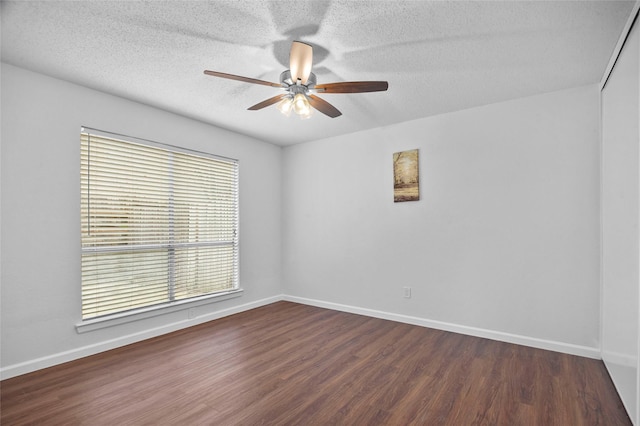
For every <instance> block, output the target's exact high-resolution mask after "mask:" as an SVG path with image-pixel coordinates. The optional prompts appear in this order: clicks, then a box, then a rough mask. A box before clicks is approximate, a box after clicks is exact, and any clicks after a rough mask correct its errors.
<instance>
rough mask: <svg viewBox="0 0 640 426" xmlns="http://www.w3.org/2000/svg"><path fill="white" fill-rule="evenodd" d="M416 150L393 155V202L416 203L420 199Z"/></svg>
mask: <svg viewBox="0 0 640 426" xmlns="http://www.w3.org/2000/svg"><path fill="white" fill-rule="evenodd" d="M418 157H419V154H418V150H417V149H412V150H409V151H401V152H395V153H394V154H393V202H394V203H400V202H403V201H418V200H419V199H420V170H419V167H418V163H419V161H418Z"/></svg>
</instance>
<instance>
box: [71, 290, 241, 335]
mask: <svg viewBox="0 0 640 426" xmlns="http://www.w3.org/2000/svg"><path fill="white" fill-rule="evenodd" d="M243 293H244V290H242V289H241V288H238V289H234V290H229V291H225V292H221V293H215V294H207V295H205V296H200V297H196V298H193V299H183V300H176V301H174V302H171V303H168V304H163V305H156V306H149V307H146V308H141V309H136V310H135V311H132V312H122V313H118V314H113V315H108V316H105V317H100V318H95V319H89V320H85V321H82V322H80V323H78V324H76V331H77V332H78V333H86V332H88V331H94V330H100V329H102V328H108V327H114V326H116V325H120V324H126V323H128V322H134V321H140V320H142V319H146V318H152V317H157V316H159V315H165V314H168V313H171V312H175V311H183V310H185V309H189V308H195V307H196V306H202V305H208V304H210V303H218V302H222V301H224V300H229V299H233V298H236V297H240V296H242V294H243Z"/></svg>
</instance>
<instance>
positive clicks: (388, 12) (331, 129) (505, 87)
mask: <svg viewBox="0 0 640 426" xmlns="http://www.w3.org/2000/svg"><path fill="white" fill-rule="evenodd" d="M634 3H635V2H634V1H628V2H618V1H584V2H583V1H544V2H542V1H532V2H523V1H506V2H496V1H489V2H480V1H472V2H460V1H452V2H445V1H401V0H396V1H391V0H390V1H353V0H352V1H345V0H332V1H331V0H327V1H321V0H318V1H308V2H305V1H300V0H297V1H296V0H294V1H257V0H256V1H254V0H252V1H238V0H234V1H206V2H204V1H122V2H120V1H85V2H72V1H44V2H40V1H18V2H12V1H2V4H1V10H0V12H1V14H2V61H3V62H6V63H10V64H13V65H16V66H19V67H23V68H27V69H30V70H34V71H37V72H41V73H43V74H47V75H51V76H53V77H57V78H61V79H64V80H68V81H71V82H74V83H78V84H81V85H84V86H87V87H91V88H94V89H97V90H100V91H104V92H108V93H112V94H115V95H118V96H122V97H124V98H128V99H132V100H135V101H138V102H142V103H145V104H148V105H152V106H155V107H158V108H162V109H165V110H169V111H172V112H175V113H178V114H182V115H185V116H188V117H192V118H195V119H198V120H201V121H204V122H208V123H211V124H213V125H216V126H219V127H223V128H227V129H230V130H233V131H236V132H239V133H243V134H247V135H250V136H254V137H256V138H259V139H261V140H266V141H269V142H272V143H275V144H279V145H290V144H294V143H299V142H304V141H310V140H316V139H321V138H326V137H330V136H335V135H340V134H345V133H351V132H355V131H360V130H365V129H369V128H373V127H379V126H384V125H388V124H392V123H398V122H402V121H406V120H411V119H416V118H421V117H426V116H431V115H435V114H441V113H445V112H450V111H455V110H460V109H465V108H470V107H474V106H479V105H484V104H488V103H493V102H498V101H503V100H508V99H513V98H518V97H522V96H528V95H533V94H538V93H544V92H549V91H554V90H560V89H564V88H570V87H576V86H581V85H585V84H592V83H597V82H599V81H600V79H601V78H602V75H603V73H604V71H605V68H606V66H607V63H608V61H609V59H610V57H611V54H612V52H613V50H614V47H615V45H616V42H617V41H618V38H619V36H620V34H621V32H622V29H623V28H624V25H625V23H626V21H627V19H628V18H629V15H630V13H631V11H632V8H633V5H634ZM292 40H302V41H305V42H307V43H309V44H312V45H313V46H314V67H313V71H314V73H315V74H316V75H317V77H318V83H329V82H337V81H359V80H386V81H388V82H389V90H388V91H387V92H378V93H363V94H325V95H322V97H323V98H324V99H325V100H327V101H329V102H331V103H332V104H333V105H334V106H335V107H337V108H338V109H339V110H341V111H342V113H343V115H342V116H341V117H338V118H333V119H332V118H329V117H326V116H324V115H322V114H320V113H319V112H317V111H316V112H315V114H314V115H313V116H312V117H311V118H310V119H309V120H299V119H298V118H297V117H295V116H291V117H289V118H287V117H285V116H283V115H282V114H280V113H279V111H278V110H277V109H276V108H275V107H274V106H272V107H268V108H266V109H263V110H260V111H247V110H246V109H247V108H248V107H249V106H251V105H254V104H256V103H257V102H259V101H262V100H264V99H267V98H269V97H272V96H274V95H276V94H278V93H280V92H279V91H278V89H275V88H271V87H267V86H260V85H253V84H247V83H241V82H237V81H232V80H225V79H220V78H215V77H210V76H206V75H204V74H203V70H205V69H210V70H215V71H222V72H226V73H232V74H239V75H243V76H247V77H252V78H259V79H263V80H268V81H273V82H278V78H279V75H280V72H282V71H283V70H285V69H287V68H288V55H289V48H290V45H291V41H292ZM110 130H113V131H117V129H110Z"/></svg>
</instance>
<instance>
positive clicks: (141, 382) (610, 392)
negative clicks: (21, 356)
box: [0, 302, 631, 426]
mask: <svg viewBox="0 0 640 426" xmlns="http://www.w3.org/2000/svg"><path fill="white" fill-rule="evenodd" d="M0 385H1V403H2V406H1V410H2V416H1V423H2V425H7V426H8V425H22V424H46V425H59V424H85V425H139V424H140V425H143V424H149V425H174V424H175V425H177V424H180V425H195V424H215V425H258V424H274V425H276V424H277V425H333V424H340V425H409V424H416V425H476V424H477V425H510V426H511V425H545V426H546V425H561V426H568V425H630V424H631V423H630V421H629V418H628V417H627V415H626V414H625V411H624V409H623V407H622V404H621V402H620V399H619V398H618V395H617V394H616V392H615V390H614V387H613V384H612V383H611V380H610V378H609V376H608V375H607V372H606V370H605V368H604V365H603V364H602V362H601V361H597V360H593V359H588V358H581V357H577V356H571V355H565V354H560V353H556V352H549V351H544V350H538V349H532V348H527V347H523V346H518V345H512V344H507V343H500V342H495V341H491V340H486V339H480V338H475V337H469V336H463V335H459V334H455V333H448V332H443V331H438V330H432V329H428V328H423V327H417V326H411V325H406V324H401V323H396V322H391V321H384V320H379V319H374V318H369V317H364V316H359V315H353V314H347V313H342V312H336V311H331V310H326V309H320V308H315V307H311V306H305V305H299V304H295V303H289V302H278V303H275V304H272V305H269V306H265V307H262V308H258V309H254V310H252V311H248V312H244V313H241V314H237V315H233V316H230V317H227V318H223V319H220V320H217V321H212V322H209V323H206V324H202V325H199V326H196V327H192V328H190V329H187V330H182V331H179V332H176V333H172V334H169V335H165V336H161V337H158V338H155V339H151V340H147V341H144V342H140V343H136V344H134V345H129V346H127V347H123V348H119V349H116V350H112V351H109V352H105V353H102V354H98V355H95V356H91V357H87V358H84V359H81V360H78V361H74V362H70V363H67V364H63V365H59V366H56V367H52V368H49V369H46V370H41V371H38V372H35V373H31V374H27V375H23V376H19V377H15V378H12V379H8V380H5V381H3V382H1V383H0Z"/></svg>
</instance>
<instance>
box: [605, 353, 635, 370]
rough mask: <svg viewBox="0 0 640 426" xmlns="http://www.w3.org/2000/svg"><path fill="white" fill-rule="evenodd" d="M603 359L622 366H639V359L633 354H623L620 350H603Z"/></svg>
mask: <svg viewBox="0 0 640 426" xmlns="http://www.w3.org/2000/svg"><path fill="white" fill-rule="evenodd" d="M602 360H603V361H606V362H605V365H606V364H607V363H610V364H615V365H620V366H622V367H633V368H637V363H638V359H637V358H636V357H634V356H633V355H629V354H621V353H619V352H611V351H604V350H603V351H602Z"/></svg>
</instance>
